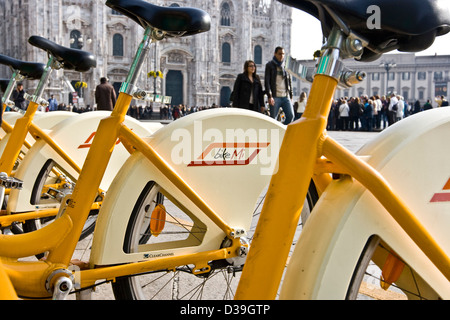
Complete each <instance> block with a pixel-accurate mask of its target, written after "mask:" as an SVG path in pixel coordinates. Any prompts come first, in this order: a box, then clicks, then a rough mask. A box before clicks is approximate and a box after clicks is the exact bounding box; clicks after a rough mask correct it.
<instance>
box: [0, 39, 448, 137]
mask: <svg viewBox="0 0 450 320" xmlns="http://www.w3.org/2000/svg"><path fill="white" fill-rule="evenodd" d="M283 60H284V49H283V48H281V47H277V48H276V49H275V53H274V57H273V60H271V61H269V62H268V63H267V64H266V70H265V78H264V86H263V85H262V80H261V79H260V77H259V76H258V75H257V73H256V64H255V63H254V62H253V61H252V60H248V61H246V62H245V64H244V72H243V73H241V74H239V75H238V76H237V78H236V81H235V85H234V90H233V92H232V94H231V97H230V100H231V102H232V106H233V107H235V108H243V109H248V110H253V111H256V112H261V113H265V114H267V115H268V116H271V117H273V118H275V119H279V115H280V113H279V110H282V111H283V112H282V114H283V122H284V124H289V123H290V122H292V121H294V120H296V119H298V118H300V117H301V115H302V114H303V112H304V110H305V106H306V102H307V96H306V93H305V92H302V93H301V94H300V98H299V100H298V101H296V102H295V103H294V104H292V98H293V93H292V82H291V78H290V75H289V74H288V73H287V72H286V70H285V69H284V67H283V66H282V62H283ZM24 93H25V91H24V89H23V84H22V83H18V85H17V88H16V90H14V92H13V94H12V100H13V101H14V103H15V107H16V109H21V110H26V105H27V101H26V100H25V98H24ZM264 96H267V102H268V106H267V105H266V104H265V102H264ZM95 100H96V108H92V107H91V106H90V105H86V106H82V107H80V106H77V104H72V103H69V104H68V105H66V104H65V103H58V101H57V100H56V98H55V97H54V95H51V96H50V98H49V99H48V106H47V107H46V108H44V107H40V110H39V111H56V110H63V111H71V112H77V113H83V112H88V111H93V110H112V109H113V106H114V104H115V101H116V94H115V91H114V88H113V87H112V86H111V85H110V84H109V83H108V79H107V78H105V77H102V78H101V81H100V84H99V85H98V86H97V87H96V91H95ZM434 103H435V106H433V105H432V102H431V101H430V100H427V102H426V103H424V104H423V105H421V103H420V101H419V100H417V101H415V102H407V101H406V100H405V99H404V98H403V97H402V96H401V95H398V94H395V93H392V94H389V95H386V96H384V95H383V96H379V95H373V96H370V97H369V96H367V95H362V96H360V97H342V98H340V99H336V100H334V101H333V102H332V105H331V111H330V114H329V117H328V124H327V129H328V130H343V131H373V130H382V129H385V128H387V127H388V126H390V125H392V124H394V123H395V122H397V121H400V120H401V119H403V118H406V117H408V116H410V115H412V114H415V113H418V112H421V111H424V110H428V109H432V108H433V107H445V106H448V105H449V102H448V101H447V100H446V99H445V97H444V96H439V97H436V98H435V101H434ZM218 107H219V106H217V105H215V104H213V105H211V106H200V107H199V106H186V105H184V104H179V105H161V108H160V112H159V119H160V120H176V119H179V118H180V117H183V116H186V115H188V114H191V113H194V112H198V111H202V110H207V109H211V108H218ZM227 107H228V106H227ZM9 109H10V108H9V107H7V108H6V111H9ZM153 113H154V111H153V106H152V105H151V104H150V105H148V104H147V105H136V102H135V100H132V105H131V106H130V108H129V109H128V115H130V116H131V117H134V118H136V119H138V120H149V119H153Z"/></svg>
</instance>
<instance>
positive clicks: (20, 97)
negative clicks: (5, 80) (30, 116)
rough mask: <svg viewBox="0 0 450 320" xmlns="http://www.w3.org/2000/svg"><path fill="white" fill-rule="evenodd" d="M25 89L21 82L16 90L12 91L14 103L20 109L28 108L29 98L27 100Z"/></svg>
mask: <svg viewBox="0 0 450 320" xmlns="http://www.w3.org/2000/svg"><path fill="white" fill-rule="evenodd" d="M24 96H25V90H24V89H23V83H22V82H19V83H18V84H17V87H16V90H14V91H13V93H12V101H14V105H15V106H16V107H17V108H18V109H20V110H26V109H27V105H28V104H27V100H25V97H24Z"/></svg>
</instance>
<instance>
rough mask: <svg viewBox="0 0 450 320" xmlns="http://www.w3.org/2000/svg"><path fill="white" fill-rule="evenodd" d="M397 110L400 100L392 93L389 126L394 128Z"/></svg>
mask: <svg viewBox="0 0 450 320" xmlns="http://www.w3.org/2000/svg"><path fill="white" fill-rule="evenodd" d="M397 109H398V99H397V97H396V95H395V93H392V94H391V98H390V99H389V108H388V123H389V126H392V125H393V124H394V123H395V121H397Z"/></svg>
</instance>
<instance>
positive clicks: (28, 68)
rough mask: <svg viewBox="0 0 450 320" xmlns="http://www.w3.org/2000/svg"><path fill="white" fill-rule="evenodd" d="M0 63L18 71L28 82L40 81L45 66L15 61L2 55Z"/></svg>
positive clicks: (0, 55)
mask: <svg viewBox="0 0 450 320" xmlns="http://www.w3.org/2000/svg"><path fill="white" fill-rule="evenodd" d="M0 63H1V64H4V65H6V66H9V67H10V68H12V69H13V70H17V71H19V73H20V74H21V75H22V76H24V77H25V78H26V79H29V80H37V79H40V78H41V77H42V74H43V73H44V69H45V65H44V64H42V63H37V62H27V61H22V60H17V59H14V58H11V57H8V56H5V55H3V54H0ZM8 81H9V80H8Z"/></svg>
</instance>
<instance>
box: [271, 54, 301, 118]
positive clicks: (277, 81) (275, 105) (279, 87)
mask: <svg viewBox="0 0 450 320" xmlns="http://www.w3.org/2000/svg"><path fill="white" fill-rule="evenodd" d="M284 56H285V52H284V49H283V48H282V47H277V48H276V49H275V54H274V57H273V59H272V60H271V61H269V62H268V63H267V64H266V70H265V73H264V87H265V90H266V94H267V97H268V98H269V105H270V116H271V117H272V118H276V117H277V115H278V110H279V109H280V107H281V108H282V109H283V111H284V115H285V120H284V124H289V123H290V122H291V121H292V120H293V119H294V108H293V107H292V101H291V100H292V96H293V92H292V80H291V76H290V75H289V73H287V72H286V70H285V69H284V67H283V61H284Z"/></svg>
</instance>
